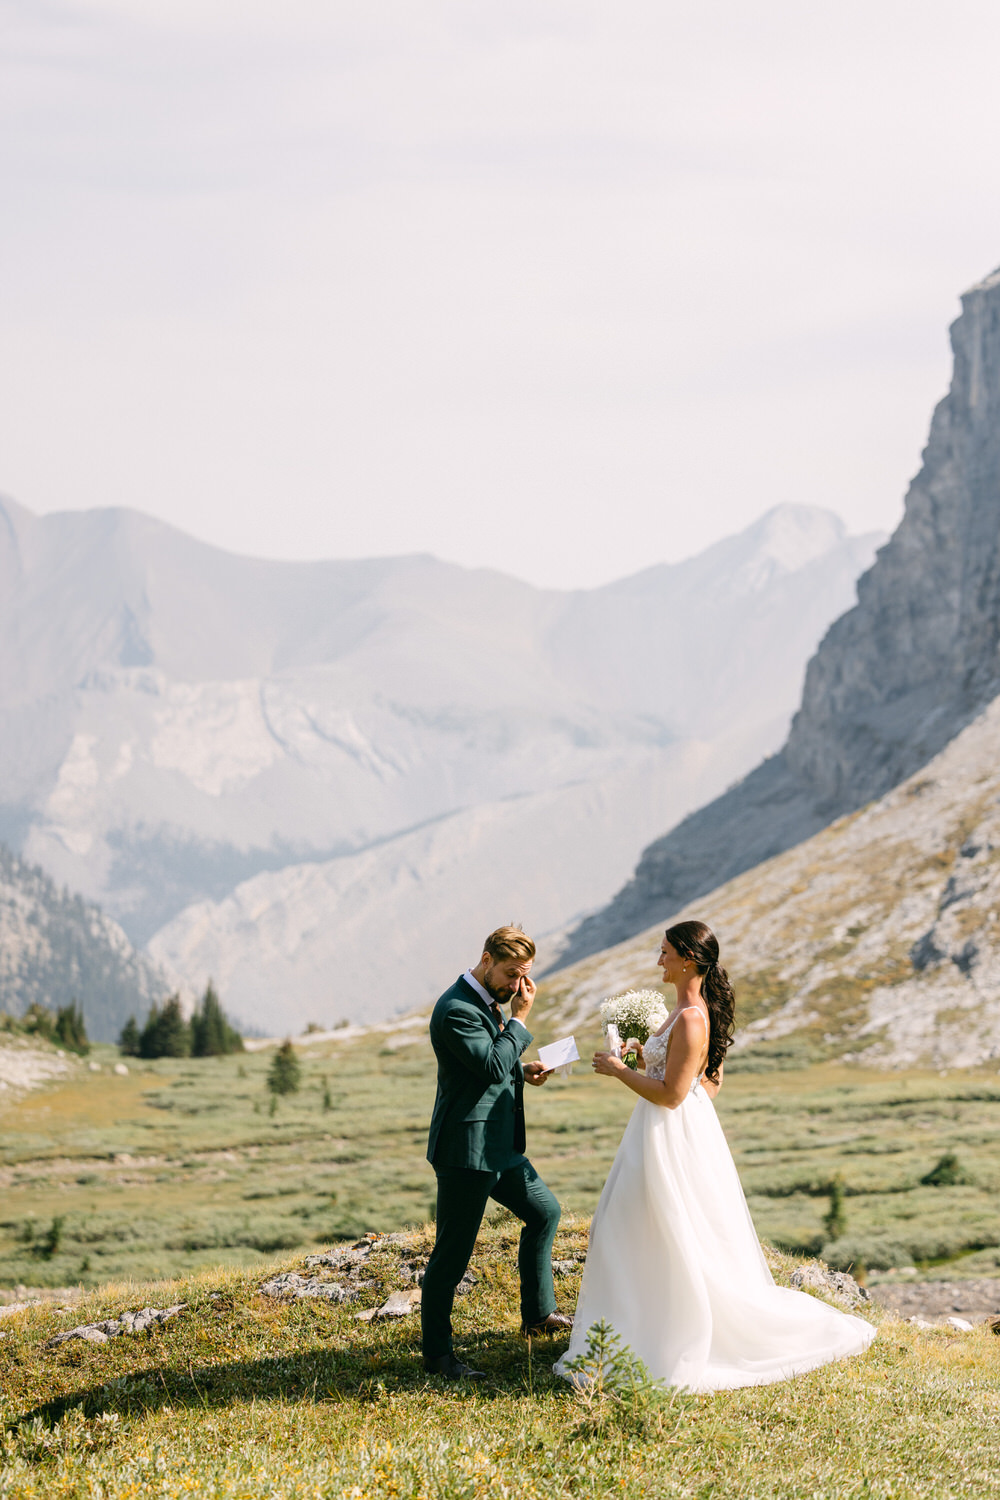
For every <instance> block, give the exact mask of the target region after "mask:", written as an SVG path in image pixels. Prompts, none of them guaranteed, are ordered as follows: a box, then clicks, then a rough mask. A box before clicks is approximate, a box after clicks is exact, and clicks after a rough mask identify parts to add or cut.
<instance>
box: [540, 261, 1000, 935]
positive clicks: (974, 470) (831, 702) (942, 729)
mask: <svg viewBox="0 0 1000 1500" xmlns="http://www.w3.org/2000/svg"><path fill="white" fill-rule="evenodd" d="M951 342H952V348H953V350H954V372H953V377H952V382H951V387H950V390H949V392H948V394H947V396H946V397H945V398H944V400H943V401H941V403H940V404H939V405H938V407H937V409H936V411H935V413H934V417H933V420H932V423H931V430H930V437H929V439H928V443H927V447H926V449H925V450H924V454H923V465H922V467H921V469H920V472H919V473H918V475H917V476H916V478H915V479H914V480H913V483H912V484H911V485H910V489H909V492H908V494H907V497H906V508H905V513H904V516H903V520H902V521H901V522H900V525H899V527H898V529H897V530H896V532H895V533H894V534H893V536H892V538H891V540H890V541H889V543H888V545H887V546H885V547H883V548H882V549H881V551H880V552H879V554H878V557H877V559H876V561H875V564H874V566H873V567H872V568H871V570H870V571H869V572H868V573H866V574H865V575H864V577H863V578H861V579H860V580H859V583H858V602H857V605H856V607H855V608H853V609H851V610H848V612H847V613H846V614H844V615H843V616H841V618H839V619H838V620H837V621H836V622H835V623H834V624H833V625H832V626H831V628H830V630H829V631H828V632H827V634H826V636H825V637H824V639H823V641H822V643H821V645H820V647H819V650H818V651H817V652H816V655H815V656H814V657H813V659H812V660H811V661H810V663H809V667H808V670H807V673H806V680H805V687H804V691H803V695H802V703H801V706H800V708H799V711H798V713H797V714H796V715H795V718H794V720H793V722H792V727H791V731H790V733H789V736H788V739H787V741H786V743H785V745H784V747H783V748H782V749H781V751H780V752H779V753H778V754H777V755H774V756H772V757H770V758H769V759H767V760H765V761H764V763H763V764H762V765H760V766H759V767H758V768H757V769H756V770H755V771H753V772H752V773H751V774H750V775H749V776H748V777H746V779H745V780H743V781H742V782H741V783H740V784H739V785H738V786H736V787H733V788H732V789H730V790H729V791H728V792H726V793H725V794H724V795H722V796H721V797H719V798H717V799H716V800H715V801H714V802H712V803H710V804H709V805H707V806H706V807H703V808H701V809H699V810H698V811H697V812H695V813H693V814H692V815H691V816H689V817H688V818H686V819H685V820H683V821H682V822H681V823H680V824H679V825H678V826H677V827H675V828H673V829H672V830H671V831H670V832H668V833H667V834H666V835H665V836H664V837H662V838H660V839H658V840H657V841H656V842H655V843H653V844H651V845H649V846H648V847H647V848H646V850H645V851H644V853H643V855H642V858H641V859H640V861H639V864H638V866H637V868H636V870H635V873H634V875H633V877H632V879H631V880H630V881H629V882H628V883H627V884H626V885H625V886H624V888H623V889H622V890H621V891H620V892H619V893H618V895H617V896H616V897H615V899H614V900H613V901H612V902H611V904H610V905H609V906H608V907H607V908H605V909H604V910H602V911H600V912H598V913H596V914H594V915H593V916H592V917H590V918H589V919H587V920H585V921H584V922H583V923H582V924H581V925H580V926H579V928H578V929H577V930H576V931H575V932H574V934H573V935H572V937H571V939H570V941H569V943H568V946H567V949H566V954H565V956H566V958H567V959H568V960H570V961H571V960H572V959H574V958H576V957H579V956H581V955H582V954H585V953H588V952H594V951H598V950H600V949H603V948H605V947H607V946H609V945H610V944H614V943H617V942H620V941H622V940H623V939H624V938H626V937H628V936H629V935H630V934H631V933H634V932H637V931H640V930H641V929H642V928H644V927H646V926H647V925H648V924H649V923H651V922H653V921H654V920H657V919H659V918H660V917H661V916H668V915H669V914H670V913H671V912H674V911H676V910H678V909H679V908H680V907H682V906H684V905H686V904H687V903H688V902H689V901H691V900H692V899H693V898H694V897H696V896H697V895H699V894H700V893H702V892H706V891H710V890H713V889H714V888H715V887H717V886H718V885H720V884H721V883H722V882H723V881H725V880H726V879H728V878H730V877H731V876H733V875H736V874H738V873H739V872H740V871H742V870H746V869H750V868H751V867H752V866H754V865H756V864H758V863H760V862H761V861H762V860H764V859H768V858H769V857H771V856H772V855H774V854H776V853H778V852H779V851H780V850H783V849H788V848H790V847H791V846H792V845H794V844H796V843H798V842H799V841H800V840H801V839H804V838H807V837H808V836H809V835H810V834H812V833H814V832H815V831H816V830H817V829H819V828H822V827H824V826H825V825H826V824H827V823H829V822H830V821H831V819H833V818H836V817H837V816H839V815H840V814H842V813H845V812H848V811H850V810H852V809H855V808H858V807H861V806H863V805H864V804H865V803H866V802H868V801H870V800H871V799H872V798H875V797H879V796H880V795H881V794H882V793H884V792H885V791H886V790H887V789H888V788H890V787H893V786H895V785H897V784H898V783H899V782H900V781H902V780H903V779H904V778H905V777H906V776H908V775H910V774H911V773H912V772H913V771H914V770H916V769H917V768H918V767H919V766H921V765H923V764H925V763H926V762H927V761H928V760H929V759H930V758H931V757H932V756H933V755H935V754H936V753H937V752H938V751H939V750H940V749H941V748H942V747H943V746H944V745H946V744H947V743H948V741H949V740H950V739H952V737H953V736H954V735H955V734H956V733H957V732H958V731H959V730H960V729H961V728H962V727H963V725H965V724H967V723H968V722H969V721H970V719H971V718H972V717H973V716H974V715H975V714H976V713H977V712H978V710H979V709H980V708H982V707H983V705H984V704H986V703H988V702H989V701H990V700H991V699H992V698H993V697H994V696H995V694H996V693H997V691H998V690H1000V654H998V648H1000V271H997V272H994V274H993V275H991V276H989V277H987V279H986V280H985V281H983V282H981V283H980V284H979V285H978V286H975V287H973V288H972V289H971V290H970V291H969V292H967V293H966V294H965V296H964V297H963V298H962V315H961V317H960V318H959V319H958V320H957V321H956V322H955V323H954V324H953V326H952V329H951Z"/></svg>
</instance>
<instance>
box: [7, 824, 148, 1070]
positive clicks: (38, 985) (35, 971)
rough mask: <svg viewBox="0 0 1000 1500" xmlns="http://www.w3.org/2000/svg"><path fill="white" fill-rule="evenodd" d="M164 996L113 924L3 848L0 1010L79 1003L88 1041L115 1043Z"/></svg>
mask: <svg viewBox="0 0 1000 1500" xmlns="http://www.w3.org/2000/svg"><path fill="white" fill-rule="evenodd" d="M166 990H167V985H166V981H165V979H164V976H163V975H162V974H161V973H160V972H159V971H158V970H157V969H156V967H155V966H154V965H153V964H152V963H150V962H149V961H148V960H147V959H146V958H145V957H143V955H142V954H139V953H136V952H135V950H134V949H133V947H132V945H131V943H130V942H129V941H128V939H127V938H126V936H125V934H124V932H122V930H121V928H120V927H119V926H118V924H117V923H116V922H112V921H110V920H109V919H108V918H107V917H106V916H105V915H104V914H103V913H102V912H101V911H100V910H98V908H97V907H95V906H92V905H90V904H89V903H88V902H86V901H83V900H81V898H80V897H79V896H71V895H70V894H69V892H68V891H65V890H63V891H60V890H59V889H58V888H57V887H56V885H55V884H54V883H53V882H52V881H51V880H50V879H49V877H48V876H47V875H46V874H45V872H44V871H43V870H40V869H38V868H37V867H36V866H31V865H28V864H25V863H24V861H23V860H20V859H18V857H17V856H16V855H15V854H12V853H11V851H10V850H9V849H5V848H4V846H3V845H2V844H0V1011H6V1012H7V1014H8V1015H14V1016H20V1015H23V1014H24V1012H25V1011H26V1010H27V1009H28V1007H29V1006H30V1005H32V1004H34V1003H36V1002H37V1003H38V1004H40V1005H44V1006H47V1007H48V1008H49V1009H50V1010H55V1009H57V1008H58V1007H59V1006H60V1005H69V1004H70V1003H71V1002H72V1001H74V1000H75V1001H77V1002H78V1003H79V1004H80V1006H81V1008H82V1010H83V1014H84V1018H85V1020H86V1023H87V1031H88V1034H89V1036H90V1037H91V1039H92V1040H93V1041H99V1042H110V1041H113V1040H114V1039H115V1038H116V1037H117V1035H118V1033H119V1032H120V1030H121V1027H122V1024H123V1022H124V1021H125V1019H126V1017H127V1016H129V1015H136V1016H142V1015H144V1014H145V1013H146V1011H147V1010H148V1008H149V1005H150V1003H151V1001H153V1000H158V999H160V998H161V997H162V996H163V995H164V994H165V993H166Z"/></svg>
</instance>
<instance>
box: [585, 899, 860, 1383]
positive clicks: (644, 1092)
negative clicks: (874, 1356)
mask: <svg viewBox="0 0 1000 1500" xmlns="http://www.w3.org/2000/svg"><path fill="white" fill-rule="evenodd" d="M718 959H719V944H718V942H717V940H716V938H715V935H714V934H713V933H712V931H711V930H710V929H709V928H708V927H706V926H705V924H704V923H703V922H678V923H677V924H676V926H674V927H670V928H668V929H667V932H666V936H665V937H664V940H663V945H662V947H661V950H660V957H659V960H658V963H659V966H660V968H661V969H662V970H663V979H664V983H666V984H671V985H673V986H674V988H675V989H676V991H677V1004H676V1006H675V1008H674V1010H673V1011H672V1012H671V1014H670V1015H669V1016H668V1018H667V1020H666V1022H665V1023H664V1025H663V1026H662V1027H661V1029H660V1030H659V1031H658V1032H657V1033H656V1035H655V1036H651V1037H650V1038H649V1041H648V1042H647V1043H646V1046H645V1048H644V1049H643V1048H640V1049H638V1050H639V1053H640V1067H641V1068H643V1069H644V1071H642V1072H637V1071H633V1070H632V1069H631V1068H629V1067H627V1066H626V1064H625V1063H623V1062H622V1061H621V1060H620V1059H619V1058H617V1057H615V1056H614V1055H613V1054H611V1053H608V1052H598V1053H596V1054H595V1057H594V1068H595V1070H596V1071H597V1072H598V1073H601V1074H604V1075H606V1076H607V1077H609V1078H616V1079H618V1081H619V1082H620V1083H623V1084H624V1085H625V1086H626V1088H630V1089H631V1090H632V1092H633V1093H634V1094H638V1095H639V1099H638V1102H637V1104H636V1107H635V1109H634V1111H633V1113H632V1117H631V1119H630V1120H629V1123H628V1126H627V1127H626V1130H625V1134H624V1136H623V1137H622V1143H621V1145H620V1146H619V1148H618V1154H617V1155H616V1157H615V1159H614V1162H613V1164H612V1167H611V1171H610V1172H609V1174H608V1179H607V1182H606V1183H605V1184H604V1190H603V1192H602V1193H601V1199H600V1202H599V1203H598V1205H597V1212H596V1213H595V1215H594V1220H593V1223H592V1225H591V1230H590V1248H589V1251H588V1254H587V1264H586V1266H585V1268H584V1273H583V1282H582V1285H581V1287H580V1296H579V1300H578V1302H577V1308H576V1315H575V1317H574V1320H573V1336H572V1340H571V1342H570V1346H569V1348H568V1350H567V1351H566V1353H565V1355H563V1357H562V1359H560V1360H559V1362H558V1363H557V1364H556V1366H555V1369H556V1372H557V1373H558V1374H561V1375H566V1376H567V1378H570V1379H572V1378H573V1377H572V1373H571V1372H570V1371H568V1370H567V1369H566V1362H567V1360H571V1359H573V1358H574V1357H575V1356H577V1355H579V1354H583V1353H585V1352H586V1344H587V1331H588V1329H590V1328H591V1327H592V1326H593V1325H594V1324H595V1323H598V1322H600V1321H602V1320H603V1321H604V1322H605V1323H609V1324H611V1326H612V1327H613V1328H614V1330H615V1332H616V1333H617V1334H618V1336H619V1338H620V1339H621V1341H622V1343H623V1344H627V1345H629V1346H630V1347H631V1349H632V1352H633V1353H634V1354H636V1355H638V1357H639V1358H640V1359H641V1360H642V1361H643V1363H644V1364H645V1365H646V1368H647V1369H648V1370H649V1372H650V1374H651V1375H652V1376H653V1377H654V1378H655V1379H657V1380H659V1381H661V1382H662V1383H664V1384H666V1385H673V1386H683V1387H686V1388H687V1389H688V1390H691V1391H717V1390H726V1389H730V1388H732V1387H735V1386H744V1385H764V1384H767V1383H769V1382H770V1381H775V1380H784V1379H786V1378H787V1377H788V1376H790V1375H798V1374H801V1373H802V1372H803V1371H805V1370H812V1369H815V1367H816V1366H817V1365H823V1364H826V1363H827V1362H828V1361H829V1360H833V1359H841V1358H843V1357H844V1356H845V1355H849V1354H860V1353H861V1352H862V1351H863V1350H865V1349H867V1348H868V1345H869V1344H870V1343H871V1341H872V1339H873V1338H874V1337H875V1329H874V1328H873V1327H872V1326H871V1324H870V1323H867V1322H866V1321H865V1320H864V1319H863V1318H856V1317H852V1316H851V1315H850V1314H848V1313H842V1312H838V1311H837V1310H836V1309H835V1308H833V1307H829V1306H828V1305H827V1304H826V1303H824V1302H819V1301H817V1300H816V1298H814V1297H810V1296H809V1295H808V1294H806V1293H805V1292H795V1291H790V1290H788V1289H786V1288H784V1287H779V1286H775V1284H774V1279H773V1277H772V1276H771V1273H770V1271H769V1270H768V1267H767V1262H766V1261H765V1259H764V1255H763V1252H762V1250H761V1248H760V1242H759V1241H758V1239H757V1235H756V1232H755V1231H754V1227H753V1221H752V1220H751V1218H750V1213H749V1210H748V1209H747V1205H746V1199H745V1198H744V1196H743V1189H742V1187H741V1186H740V1180H739V1177H738V1176H737V1173H736V1167H735V1165H734V1163H733V1158H732V1156H731V1154H730V1151H729V1147H728V1146H727V1144H726V1138H725V1136H724V1135H723V1133H722V1127H721V1126H720V1124H719V1121H718V1118H717V1116H716V1113H715V1106H714V1105H713V1103H712V1100H713V1099H714V1097H715V1095H716V1094H717V1093H718V1091H719V1088H720V1087H721V1084H722V1064H723V1059H724V1057H725V1055H726V1050H727V1048H728V1047H729V1044H730V1042H731V1041H732V1037H733V1009H734V996H733V991H732V987H731V986H730V983H729V979H728V976H727V974H726V971H725V969H722V968H720V967H719V962H718Z"/></svg>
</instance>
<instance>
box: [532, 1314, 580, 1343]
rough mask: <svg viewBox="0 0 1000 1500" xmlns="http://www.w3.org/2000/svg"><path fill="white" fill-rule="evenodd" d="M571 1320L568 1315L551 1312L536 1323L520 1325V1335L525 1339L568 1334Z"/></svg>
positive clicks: (571, 1323) (571, 1325) (571, 1324)
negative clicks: (548, 1334)
mask: <svg viewBox="0 0 1000 1500" xmlns="http://www.w3.org/2000/svg"><path fill="white" fill-rule="evenodd" d="M572 1327H573V1319H572V1318H571V1317H570V1315H569V1313H561V1312H551V1313H549V1315H548V1317H547V1318H542V1319H540V1320H539V1322H537V1323H522V1324H521V1333H522V1334H523V1335H524V1337H525V1338H526V1339H534V1338H538V1336H539V1334H542V1333H569V1331H570V1329H571V1328H572Z"/></svg>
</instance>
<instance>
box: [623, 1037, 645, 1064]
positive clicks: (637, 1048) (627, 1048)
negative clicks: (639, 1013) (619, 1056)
mask: <svg viewBox="0 0 1000 1500" xmlns="http://www.w3.org/2000/svg"><path fill="white" fill-rule="evenodd" d="M622 1052H634V1053H635V1057H636V1062H645V1060H646V1059H645V1058H644V1056H643V1052H642V1043H641V1042H640V1041H638V1040H637V1038H636V1037H634V1036H630V1037H629V1039H628V1041H627V1042H626V1043H625V1045H624V1047H623V1048H622Z"/></svg>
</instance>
